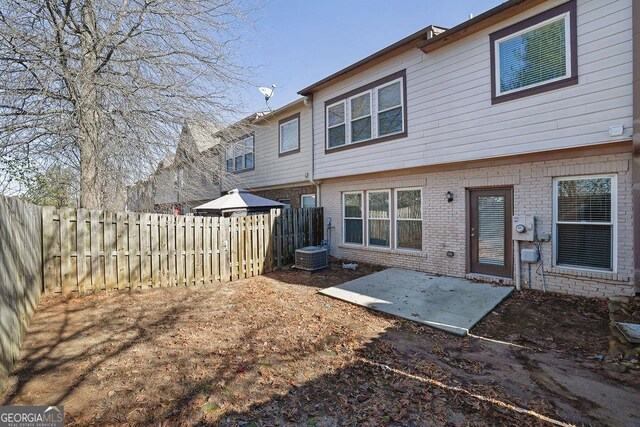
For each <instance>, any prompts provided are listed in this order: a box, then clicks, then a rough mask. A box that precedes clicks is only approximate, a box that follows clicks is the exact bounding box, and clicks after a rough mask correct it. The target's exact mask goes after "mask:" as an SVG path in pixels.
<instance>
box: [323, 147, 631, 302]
mask: <svg viewBox="0 0 640 427" xmlns="http://www.w3.org/2000/svg"><path fill="white" fill-rule="evenodd" d="M630 164H631V154H630V153H629V154H627V153H624V154H610V155H602V156H593V157H582V158H571V159H564V160H553V161H545V162H534V163H521V164H514V165H508V166H498V167H483V168H476V169H468V170H459V171H449V172H437V173H435V172H434V173H425V174H420V175H411V176H401V177H400V176H399V177H397V178H388V177H384V178H380V179H375V178H373V179H366V180H362V179H360V180H357V179H354V178H350V179H345V180H340V181H338V180H335V181H333V180H332V181H330V182H327V183H324V184H322V205H323V207H324V216H325V221H326V220H327V219H328V218H331V219H332V222H333V226H334V227H335V228H333V229H332V230H331V255H332V256H335V257H338V258H344V259H349V260H355V261H360V262H369V263H374V264H382V265H387V266H393V267H401V268H407V269H414V270H420V271H425V272H430V273H436V274H443V275H449V276H457V277H465V276H466V277H469V276H470V275H468V274H467V261H466V259H467V231H466V230H467V228H466V227H467V226H466V222H467V214H466V212H467V207H466V189H467V188H477V187H493V186H513V205H514V206H513V208H514V214H515V215H534V216H536V217H537V220H538V221H537V231H538V233H551V232H552V218H553V217H552V209H553V208H552V206H553V205H552V198H553V191H552V188H553V178H554V177H563V176H575V175H591V174H594V175H595V174H613V173H615V174H617V177H618V178H617V185H618V200H617V203H618V204H617V208H618V215H617V226H618V232H617V248H618V250H617V273H607V272H588V271H579V270H571V269H567V268H558V267H553V266H552V248H553V243H552V242H543V243H542V257H543V260H544V274H545V279H546V289H547V290H548V291H555V292H563V293H569V294H575V295H584V296H600V297H604V296H611V295H632V294H633V293H634V287H633V229H632V225H633V224H632V201H631V167H630ZM403 187H421V188H422V199H423V236H422V240H423V246H422V247H423V250H422V251H421V252H417V253H415V252H408V251H400V250H389V249H377V248H375V249H374V248H366V247H352V246H347V245H343V244H342V207H341V206H342V200H341V194H342V192H344V191H354V190H375V189H388V188H403ZM447 191H451V192H452V193H453V195H454V200H453V202H450V203H449V202H447V200H446V198H445V193H446V192H447ZM524 247H532V245H531V244H530V243H528V242H522V243H521V248H524ZM447 251H453V252H454V256H453V257H448V256H447ZM538 266H539V264H533V265H532V266H531V269H532V273H531V278H532V280H531V283H530V284H529V283H528V266H527V264H524V263H523V264H522V269H521V273H522V276H521V277H522V285H523V287H528V286H531V287H532V288H534V289H542V285H543V282H542V280H543V279H542V275H541V274H540V272H539V271H538ZM506 282H511V281H510V280H506Z"/></svg>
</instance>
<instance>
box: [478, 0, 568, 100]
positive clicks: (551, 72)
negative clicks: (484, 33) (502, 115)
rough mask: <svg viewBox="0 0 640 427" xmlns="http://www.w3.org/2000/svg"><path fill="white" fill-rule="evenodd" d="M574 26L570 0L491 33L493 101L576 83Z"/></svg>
mask: <svg viewBox="0 0 640 427" xmlns="http://www.w3.org/2000/svg"><path fill="white" fill-rule="evenodd" d="M577 25H578V24H577V4H576V0H569V1H566V2H564V3H562V4H560V5H558V6H556V7H553V8H551V9H548V10H545V11H543V12H541V13H539V14H537V15H534V16H531V17H529V18H527V19H524V20H522V21H520V22H516V23H515V24H513V25H510V26H508V27H505V28H501V29H500V30H498V31H495V32H493V33H491V34H490V35H489V43H490V55H491V83H492V87H491V102H492V104H497V103H500V102H506V101H511V100H514V99H518V98H521V97H525V96H530V95H535V94H539V93H542V92H545V91H551V90H557V89H560V88H563V87H568V86H571V85H576V84H578V64H577V61H578V50H577V42H576V40H577Z"/></svg>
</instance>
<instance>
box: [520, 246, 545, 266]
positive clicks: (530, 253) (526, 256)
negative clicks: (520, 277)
mask: <svg viewBox="0 0 640 427" xmlns="http://www.w3.org/2000/svg"><path fill="white" fill-rule="evenodd" d="M520 261H522V262H528V263H534V262H538V261H540V253H539V252H538V250H537V249H536V248H526V249H521V250H520Z"/></svg>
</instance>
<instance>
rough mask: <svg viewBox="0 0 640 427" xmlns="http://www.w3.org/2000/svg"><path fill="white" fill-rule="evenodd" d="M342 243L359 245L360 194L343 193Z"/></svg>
mask: <svg viewBox="0 0 640 427" xmlns="http://www.w3.org/2000/svg"><path fill="white" fill-rule="evenodd" d="M343 205H344V242H345V243H355V244H358V245H361V244H362V242H363V239H362V228H363V227H362V213H363V212H362V193H344V194H343Z"/></svg>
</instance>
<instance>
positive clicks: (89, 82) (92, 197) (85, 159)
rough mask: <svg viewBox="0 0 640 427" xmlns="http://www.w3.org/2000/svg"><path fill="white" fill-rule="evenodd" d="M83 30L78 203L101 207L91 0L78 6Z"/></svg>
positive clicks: (98, 109) (94, 32)
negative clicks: (80, 11)
mask: <svg viewBox="0 0 640 427" xmlns="http://www.w3.org/2000/svg"><path fill="white" fill-rule="evenodd" d="M82 21H83V30H84V31H83V32H82V34H81V35H80V41H81V50H82V57H81V64H80V65H81V66H80V74H81V75H80V76H79V77H80V78H79V79H78V88H77V93H78V99H79V105H78V108H77V111H76V114H77V120H78V144H79V146H80V206H81V207H83V208H88V209H101V208H102V206H103V198H102V194H103V192H102V185H103V182H102V179H101V178H102V175H103V174H102V167H103V164H102V147H101V145H100V97H99V95H98V86H97V81H96V78H97V75H96V69H97V66H98V55H97V52H96V36H97V34H96V31H97V26H96V17H95V9H94V3H93V0H85V2H84V5H83V6H82Z"/></svg>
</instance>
